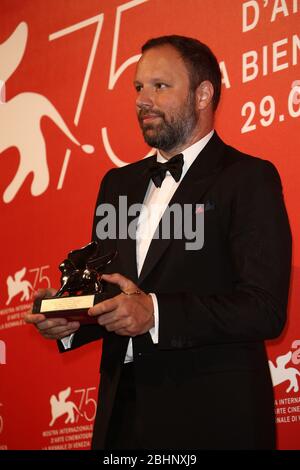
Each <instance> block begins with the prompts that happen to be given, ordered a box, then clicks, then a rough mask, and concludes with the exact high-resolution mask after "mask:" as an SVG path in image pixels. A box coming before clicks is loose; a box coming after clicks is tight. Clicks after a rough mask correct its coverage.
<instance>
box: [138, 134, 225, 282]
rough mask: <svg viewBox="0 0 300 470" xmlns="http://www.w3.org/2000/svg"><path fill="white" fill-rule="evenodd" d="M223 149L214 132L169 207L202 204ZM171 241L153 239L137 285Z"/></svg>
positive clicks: (217, 167)
mask: <svg viewBox="0 0 300 470" xmlns="http://www.w3.org/2000/svg"><path fill="white" fill-rule="evenodd" d="M224 149H225V144H224V143H223V142H222V141H221V139H220V138H219V137H218V135H217V134H216V132H215V133H214V135H213V137H212V138H211V140H210V141H209V142H208V144H207V145H206V146H205V148H204V149H203V150H202V152H201V153H200V154H199V155H198V157H197V158H196V160H195V161H194V162H193V164H192V165H191V167H190V168H189V170H188V172H187V173H186V175H185V177H184V178H183V180H182V182H181V184H180V186H179V187H178V189H177V190H176V192H175V193H174V195H173V197H172V199H171V200H170V203H169V206H171V205H173V204H195V203H196V202H198V203H201V202H203V199H202V198H203V197H204V196H205V193H206V192H207V191H208V190H209V189H210V188H211V186H212V185H213V184H214V182H215V180H216V178H217V177H218V176H219V174H220V171H221V170H222V168H223V165H224V160H223V155H224ZM171 241H172V240H171V237H170V238H169V239H159V238H157V239H155V237H154V239H153V240H152V242H151V244H150V246H149V250H148V253H147V256H146V258H145V262H144V264H143V268H142V271H141V273H140V276H139V278H138V283H139V284H141V283H142V282H143V281H144V280H145V278H146V277H147V276H148V275H149V273H150V272H151V271H152V269H153V268H154V267H155V265H156V264H157V262H158V261H159V260H160V258H161V257H162V255H163V253H164V252H165V251H166V249H167V248H168V246H169V244H170V243H171Z"/></svg>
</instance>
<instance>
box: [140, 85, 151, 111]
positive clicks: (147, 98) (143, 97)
mask: <svg viewBox="0 0 300 470" xmlns="http://www.w3.org/2000/svg"><path fill="white" fill-rule="evenodd" d="M153 104H154V103H153V95H152V93H151V91H150V90H145V89H144V88H143V89H142V90H141V91H140V92H139V94H138V96H137V99H136V106H137V107H138V108H143V107H148V108H151V107H152V106H153Z"/></svg>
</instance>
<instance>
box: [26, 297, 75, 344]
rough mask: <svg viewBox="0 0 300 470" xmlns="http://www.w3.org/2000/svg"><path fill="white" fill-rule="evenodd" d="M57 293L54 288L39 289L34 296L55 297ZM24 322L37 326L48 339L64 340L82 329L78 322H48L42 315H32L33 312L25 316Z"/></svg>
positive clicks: (56, 320) (60, 319)
mask: <svg viewBox="0 0 300 470" xmlns="http://www.w3.org/2000/svg"><path fill="white" fill-rule="evenodd" d="M55 293H56V290H55V289H52V288H49V289H39V290H38V291H37V292H36V293H35V294H34V299H36V298H46V297H47V298H49V297H53V296H54V294H55ZM24 320H25V322H26V323H31V324H33V325H35V327H36V328H37V330H38V331H39V332H40V333H41V335H42V336H44V338H47V339H62V338H64V337H65V336H69V335H71V334H72V333H75V331H77V330H78V328H79V327H80V323H79V322H77V321H72V322H68V321H67V320H66V319H65V318H49V319H48V320H47V319H46V317H45V315H43V314H42V313H32V311H29V312H27V313H26V314H25V315H24Z"/></svg>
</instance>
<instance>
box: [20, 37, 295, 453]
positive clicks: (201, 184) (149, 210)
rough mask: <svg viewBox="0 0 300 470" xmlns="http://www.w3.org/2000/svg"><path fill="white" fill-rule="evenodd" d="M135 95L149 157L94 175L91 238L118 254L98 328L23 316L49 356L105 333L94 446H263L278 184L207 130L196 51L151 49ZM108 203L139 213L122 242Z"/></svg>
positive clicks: (167, 42)
mask: <svg viewBox="0 0 300 470" xmlns="http://www.w3.org/2000/svg"><path fill="white" fill-rule="evenodd" d="M134 86H135V88H136V92H137V98H136V109H137V116H138V120H139V123H140V127H141V130H142V132H143V135H144V138H145V141H146V142H147V143H148V144H149V145H150V146H152V147H155V148H156V149H157V153H156V155H154V156H152V157H150V158H147V159H144V160H142V161H139V162H136V163H133V164H130V165H127V166H125V167H123V168H119V169H112V170H110V171H109V172H108V173H107V174H106V175H105V177H104V178H103V180H102V184H101V187H100V192H99V197H98V200H97V204H96V211H95V218H94V227H93V238H94V239H101V243H102V245H103V251H104V252H108V251H109V250H111V249H117V251H118V257H117V258H116V259H115V261H114V262H113V263H112V264H111V265H110V267H109V270H108V272H107V274H105V275H104V276H103V279H104V280H105V281H106V282H107V284H108V286H109V287H110V292H111V298H110V299H108V300H106V301H104V302H102V303H99V304H97V305H95V306H94V307H93V308H91V309H90V310H89V315H93V316H96V317H97V322H98V324H97V325H89V326H81V327H80V325H79V323H77V322H69V323H68V322H67V321H66V320H65V319H62V318H57V319H51V320H50V319H49V320H47V319H46V318H45V316H44V315H42V314H36V315H31V314H28V315H27V316H26V320H27V322H28V323H34V324H35V325H36V327H37V328H38V329H39V331H40V332H41V333H42V334H43V335H44V336H45V337H46V338H53V339H57V340H60V341H59V342H58V343H59V348H60V350H61V351H64V350H72V349H74V348H77V347H79V346H82V345H83V344H85V343H87V342H90V341H93V340H96V339H99V338H103V348H102V359H101V367H100V372H101V382H100V387H99V406H98V411H97V416H96V420H95V426H94V436H93V448H94V449H102V448H107V449H110V448H112V449H113V448H121V449H122V448H123V449H124V448H128V449H130V448H131V449H132V448H142V449H156V448H160V449H187V448H190V449H273V448H275V418H274V407H273V389H272V383H271V378H270V372H269V368H268V362H267V356H266V351H265V346H264V340H266V339H270V338H276V337H278V336H279V335H280V333H281V331H282V329H283V327H284V324H285V320H286V309H287V298H288V289H289V276H290V263H291V236H290V229H289V223H288V218H287V214H286V210H285V206H284V202H283V197H282V188H281V182H280V178H279V175H278V173H277V171H276V169H275V168H274V166H273V165H272V164H271V163H270V162H268V161H265V160H262V159H259V158H254V157H251V156H249V155H245V154H243V153H241V152H239V151H238V150H236V149H234V148H232V147H230V146H228V145H226V144H225V143H224V142H223V141H222V140H221V139H220V137H219V136H218V135H217V133H216V132H215V131H214V115H215V110H216V108H217V105H218V102H219V98H220V90H221V74H220V69H219V66H218V62H217V60H216V58H215V56H214V55H213V53H212V52H211V51H210V49H209V48H208V47H207V46H206V45H204V44H203V43H201V42H199V41H198V40H195V39H191V38H186V37H182V36H164V37H160V38H155V39H151V40H149V41H148V42H147V43H146V44H145V45H144V46H143V48H142V56H141V59H140V61H139V62H138V64H137V69H136V75H135V80H134ZM120 196H122V197H126V202H127V207H128V208H130V207H133V204H142V206H141V210H140V215H139V217H136V218H135V217H134V216H132V213H131V215H130V214H129V213H128V214H126V216H127V218H126V220H127V225H126V228H129V226H130V227H131V230H128V233H127V236H126V237H124V236H122V237H121V236H118V233H119V232H118V230H117V235H113V234H112V232H113V231H111V230H110V227H109V220H108V219H105V215H104V213H105V210H103V208H104V207H105V208H107V207H113V208H115V211H116V220H118V221H122V220H124V217H123V216H124V214H119V211H120V210H122V209H120V208H121V206H122V205H121V204H120ZM104 205H105V206H104ZM122 207H124V206H122ZM171 208H177V209H176V210H177V211H176V210H174V214H173V215H174V217H173V218H172V217H166V214H167V215H169V213H170V211H169V209H171ZM178 208H179V209H182V210H181V211H180V210H179V209H178ZM185 208H188V209H189V210H187V211H186V212H185V210H184V209H185ZM178 214H181V215H182V214H183V215H184V217H183V218H182V219H181V220H180V221H179V224H178V220H176V217H178ZM203 220H204V240H202V238H201V233H200V232H201V230H202V228H203V226H202V223H199V221H200V222H201V221H203ZM165 222H169V226H168V228H169V234H170V235H169V236H163V230H162V226H163V224H164V223H165ZM120 224H121V222H120ZM186 225H189V226H190V227H196V230H194V232H193V234H194V235H195V236H194V240H192V241H191V237H189V236H188V235H189V234H190V232H191V230H181V231H180V230H178V228H182V227H183V228H184V229H185V228H186ZM118 229H119V230H120V227H119V226H118ZM123 229H124V227H123V228H122V230H123ZM129 232H130V233H129ZM122 233H124V230H123V232H122ZM178 233H179V234H181V236H178ZM201 240H202V241H201ZM45 294H46V292H43V293H42V294H41V295H45Z"/></svg>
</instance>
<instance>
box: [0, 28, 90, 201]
mask: <svg viewBox="0 0 300 470" xmlns="http://www.w3.org/2000/svg"><path fill="white" fill-rule="evenodd" d="M27 37H28V26H27V24H26V23H25V22H21V23H20V24H19V25H18V26H17V28H16V29H15V31H14V32H13V33H12V34H11V36H10V37H9V38H8V39H7V40H6V41H5V42H4V43H2V44H0V128H1V134H0V153H1V152H3V151H4V150H6V149H9V148H11V147H16V148H17V149H18V151H19V157H20V160H19V167H18V169H17V173H16V174H15V176H14V178H13V179H12V181H11V182H10V183H9V185H8V186H7V188H6V189H5V191H4V193H3V201H4V202H5V203H9V202H11V201H12V200H13V199H14V197H15V196H16V194H17V193H18V191H19V189H20V188H21V186H22V184H23V183H24V181H25V179H26V178H27V176H28V175H30V174H32V176H33V179H32V183H31V194H32V195H33V196H39V195H40V194H42V193H43V192H45V191H46V189H47V187H48V185H49V169H48V164H47V153H46V143H45V139H44V136H43V134H42V130H41V119H42V117H44V116H46V117H48V118H49V119H51V120H52V121H53V122H54V123H55V124H56V125H57V126H58V128H59V129H60V130H61V131H62V132H63V133H64V134H65V135H66V136H67V137H68V138H69V139H70V140H71V141H72V142H73V143H74V144H75V145H77V146H80V147H81V148H82V150H83V151H84V152H85V153H93V152H94V147H93V146H92V145H81V144H80V143H79V142H78V140H77V139H76V138H75V137H74V135H73V134H72V133H71V131H70V130H69V128H68V126H67V125H66V123H65V121H64V120H63V118H62V116H61V115H60V114H59V112H58V111H57V110H56V108H55V106H54V105H53V104H52V103H51V102H50V101H49V100H48V99H47V98H46V97H45V96H43V95H41V94H39V93H33V92H24V93H20V94H18V95H16V96H14V97H13V98H11V99H10V100H9V101H6V99H5V83H6V81H7V80H8V79H9V78H10V77H11V75H12V74H13V73H14V72H15V70H16V69H17V67H18V66H19V64H20V62H21V60H22V58H23V55H24V53H25V49H26V43H27Z"/></svg>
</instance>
